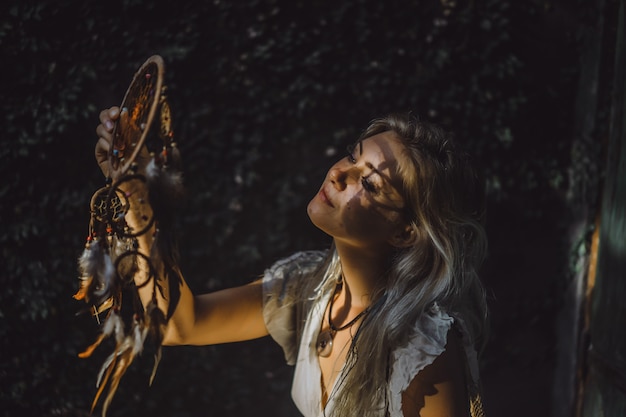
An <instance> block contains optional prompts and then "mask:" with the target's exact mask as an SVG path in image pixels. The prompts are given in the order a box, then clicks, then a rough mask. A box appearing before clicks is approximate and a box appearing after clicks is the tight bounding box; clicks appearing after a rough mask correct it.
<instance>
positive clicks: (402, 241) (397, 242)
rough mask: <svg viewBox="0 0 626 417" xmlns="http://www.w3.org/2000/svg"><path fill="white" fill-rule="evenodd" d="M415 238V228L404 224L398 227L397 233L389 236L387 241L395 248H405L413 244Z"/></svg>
mask: <svg viewBox="0 0 626 417" xmlns="http://www.w3.org/2000/svg"><path fill="white" fill-rule="evenodd" d="M416 239H417V233H416V231H415V228H414V227H413V226H412V225H410V224H405V225H402V226H401V227H400V228H399V229H398V231H397V233H395V234H394V235H393V236H391V238H390V239H389V243H390V244H391V246H395V247H396V248H407V247H409V246H413V245H414V244H415V241H416Z"/></svg>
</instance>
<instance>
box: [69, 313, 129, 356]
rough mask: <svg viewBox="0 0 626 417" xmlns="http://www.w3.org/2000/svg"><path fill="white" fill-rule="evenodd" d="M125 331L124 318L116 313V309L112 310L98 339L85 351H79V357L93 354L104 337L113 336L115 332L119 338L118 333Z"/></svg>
mask: <svg viewBox="0 0 626 417" xmlns="http://www.w3.org/2000/svg"><path fill="white" fill-rule="evenodd" d="M123 331H124V323H123V322H122V318H121V317H120V316H119V314H117V313H115V311H111V312H110V313H109V316H108V317H107V318H106V320H105V321H104V324H103V325H102V331H101V332H100V334H99V335H98V338H97V339H96V341H95V342H94V343H92V344H91V345H90V346H89V347H87V349H85V350H84V351H83V352H81V353H79V354H78V357H79V358H88V357H89V356H91V354H92V353H93V351H94V350H95V349H96V348H97V347H98V346H99V345H100V344H101V343H102V341H103V340H104V339H106V338H107V337H109V336H111V335H112V334H114V333H115V334H116V339H117V335H118V334H119V333H120V332H122V333H123Z"/></svg>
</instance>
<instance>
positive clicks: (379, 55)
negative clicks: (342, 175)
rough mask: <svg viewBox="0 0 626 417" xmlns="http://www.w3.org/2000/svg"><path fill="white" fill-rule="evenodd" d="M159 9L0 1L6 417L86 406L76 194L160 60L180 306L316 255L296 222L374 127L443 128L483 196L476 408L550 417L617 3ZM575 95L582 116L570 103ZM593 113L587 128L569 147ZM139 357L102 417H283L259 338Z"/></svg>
mask: <svg viewBox="0 0 626 417" xmlns="http://www.w3.org/2000/svg"><path fill="white" fill-rule="evenodd" d="M162 3H164V2H154V1H144V0H135V1H133V0H126V1H109V2H106V3H105V2H96V1H84V0H83V1H77V0H59V1H56V2H45V1H40V2H37V1H19V2H18V1H9V2H4V3H3V5H2V6H0V48H1V49H0V51H1V52H0V53H1V55H0V56H1V57H2V67H1V69H0V76H1V77H0V80H1V81H0V88H1V91H0V94H1V97H2V100H1V103H0V106H1V113H2V128H1V129H2V130H1V131H2V137H3V139H4V140H3V141H2V146H0V175H1V177H2V182H1V183H0V220H1V224H2V228H1V229H0V249H1V251H2V258H1V259H2V260H1V265H2V267H1V268H2V269H1V272H2V276H1V281H0V282H1V283H2V287H3V291H1V292H0V347H1V349H2V350H1V352H2V353H1V355H2V356H1V359H0V414H1V415H3V416H17V415H39V416H74V415H84V414H85V413H87V412H88V411H89V408H90V405H91V400H92V398H93V395H94V393H95V380H96V374H97V371H98V369H99V366H100V364H101V362H102V359H103V358H104V357H105V355H106V354H107V352H106V348H101V349H100V350H101V351H98V353H97V354H95V355H94V357H92V358H89V359H79V358H77V356H76V355H77V353H78V352H80V351H81V350H82V349H83V348H84V347H86V346H87V345H88V344H90V343H91V341H92V340H93V338H94V336H95V335H96V332H97V327H96V324H95V322H94V321H93V320H92V319H90V318H89V317H86V316H84V315H83V316H77V315H76V312H78V311H79V310H80V309H81V308H82V307H83V306H82V305H81V304H80V303H79V302H77V301H75V300H73V299H72V294H74V292H75V290H76V289H77V285H78V280H77V272H76V259H77V257H78V256H79V255H80V253H81V251H82V248H83V244H84V239H85V237H86V234H87V231H88V229H87V224H88V218H89V210H88V203H89V199H90V197H91V194H92V193H93V192H94V191H95V190H96V189H98V188H99V187H100V186H102V185H103V184H104V180H103V177H102V175H101V173H100V171H99V169H98V168H97V166H96V164H95V161H94V158H93V149H94V145H95V141H96V136H95V132H94V129H95V127H96V125H97V123H98V113H99V111H100V109H102V108H104V107H108V106H111V105H117V104H119V103H120V101H121V98H122V96H123V94H124V92H125V91H126V87H127V86H128V83H129V82H130V79H131V78H132V75H133V74H134V72H135V70H136V69H137V68H138V67H139V66H140V65H141V64H142V63H143V62H144V60H145V59H146V58H147V57H148V56H150V55H153V54H160V55H161V56H163V58H164V60H165V63H166V83H167V85H168V88H169V90H168V91H169V98H170V103H171V105H172V108H173V116H174V122H175V124H174V127H175V132H176V137H177V139H178V143H179V145H180V148H181V151H182V155H183V158H184V174H185V183H186V189H187V195H188V198H187V199H186V201H185V204H184V205H183V208H182V209H181V210H180V213H179V222H180V225H179V230H180V236H181V246H182V257H183V262H182V268H183V271H184V273H185V275H186V277H187V280H188V282H189V284H190V286H191V287H192V289H193V290H194V291H197V292H202V291H209V290H215V289H218V288H222V287H225V286H232V285H237V284H241V283H245V282H248V281H250V280H252V279H254V278H255V277H256V276H258V275H259V274H261V273H262V272H263V270H264V268H265V267H267V266H269V265H270V264H271V263H272V262H273V261H274V260H276V259H278V258H279V257H282V256H285V255H287V254H289V253H291V252H293V251H295V250H299V249H317V248H324V247H326V246H327V245H328V244H329V242H330V241H329V239H328V238H327V237H326V236H324V235H323V234H321V233H320V232H319V231H317V230H316V229H315V228H314V227H313V226H312V225H311V224H310V223H309V222H308V219H307V217H306V210H305V207H306V204H307V202H308V200H309V199H310V198H311V197H312V196H313V195H314V194H315V192H316V191H317V189H318V187H319V184H320V182H321V180H322V179H323V176H324V174H325V172H326V170H327V168H328V167H329V166H330V165H331V164H332V163H333V162H334V161H335V160H336V159H337V158H339V157H342V156H343V155H342V152H343V149H344V148H345V146H346V145H347V144H348V143H350V142H352V141H353V140H354V139H355V138H356V137H357V136H358V134H359V133H360V131H361V129H363V128H364V127H365V126H366V125H367V123H368V122H369V121H370V120H371V119H372V118H374V117H377V116H382V115H385V114H387V113H389V112H394V111H412V112H413V113H415V114H417V115H420V116H421V117H422V118H424V119H426V120H431V121H434V122H436V123H440V124H442V125H444V126H445V127H446V128H449V129H451V130H453V131H454V132H456V134H457V137H458V140H459V142H461V143H462V144H463V145H464V146H466V147H467V148H468V149H469V150H470V152H471V153H472V154H473V155H474V156H475V157H476V159H477V160H478V162H479V165H480V168H481V169H482V170H483V171H484V174H485V176H486V178H487V184H488V191H489V194H488V198H489V201H488V205H489V214H488V223H487V229H488V233H489V239H490V255H489V259H488V261H487V263H486V264H485V268H484V271H483V278H484V282H485V285H486V287H487V288H488V291H489V303H490V308H491V313H492V314H491V333H490V338H489V344H488V345H487V348H486V350H485V352H484V355H483V357H482V361H481V365H482V375H483V380H484V384H485V402H486V406H487V411H488V413H489V415H491V416H527V415H537V416H547V415H550V414H551V413H552V410H554V408H555V407H556V408H558V407H559V404H555V400H554V398H555V396H554V391H555V385H558V384H559V382H558V381H559V380H560V377H559V371H558V370H557V368H558V367H557V362H558V357H559V355H561V354H562V353H563V352H561V351H560V350H559V349H561V348H557V346H558V345H559V344H558V340H557V339H558V334H559V326H561V325H562V323H561V322H560V321H559V320H558V319H557V317H558V316H559V313H560V312H561V311H562V310H563V308H564V305H565V304H566V299H565V298H566V294H567V290H568V288H569V286H570V285H571V282H572V279H573V278H572V277H573V276H574V275H575V274H576V273H577V272H579V271H578V269H579V268H580V265H579V263H578V262H577V261H578V260H579V259H580V257H581V256H583V257H584V255H585V254H586V253H587V251H588V236H589V233H590V231H591V229H592V227H591V226H590V225H591V224H592V223H593V222H592V221H588V220H589V219H590V218H592V217H593V213H594V207H595V203H596V200H597V191H598V188H599V182H600V180H601V176H602V163H601V161H602V148H603V146H602V142H603V138H604V137H605V135H606V130H607V128H606V126H605V124H603V123H602V122H603V120H606V112H607V102H608V98H609V95H610V93H609V92H610V86H609V85H608V81H606V80H610V76H609V75H610V74H609V72H610V68H611V62H610V60H611V57H612V48H613V44H612V42H611V41H610V40H611V36H610V34H611V31H612V28H613V27H614V25H615V22H614V21H613V18H612V16H614V10H615V7H616V5H615V3H616V2H612V1H606V2H603V3H605V4H606V7H605V8H604V9H603V10H600V11H598V10H597V8H596V5H595V4H594V2H588V1H582V0H578V1H576V0H560V1H539V0H529V1H523V2H522V1H517V0H477V1H444V0H441V1H435V0H421V1H412V2H411V1H400V0H385V1H372V0H346V1H311V0H309V1H301V0H291V1H288V0H273V1H272V0H268V1H245V2H244V1H227V0H214V1H211V2H178V3H172V2H168V3H169V4H162ZM598 16H600V17H602V18H603V19H604V23H603V26H602V27H601V29H602V30H603V32H602V33H603V34H604V33H607V34H608V35H607V36H606V39H604V38H602V36H604V35H602V36H601V38H602V39H601V42H600V44H599V45H600V49H599V50H598V54H597V56H598V57H599V58H600V59H601V62H600V65H599V68H600V73H599V75H598V76H597V77H596V78H595V81H596V82H597V84H595V85H589V84H587V83H586V81H585V80H586V78H585V77H584V74H585V70H586V68H588V67H589V66H590V65H591V64H593V63H596V64H597V62H596V61H594V58H590V55H589V54H585V53H584V52H585V50H587V51H588V50H589V47H588V46H587V47H585V45H586V44H585V42H586V41H587V39H588V38H589V37H590V36H592V35H593V34H594V33H595V34H596V35H597V32H596V31H597V30H598V26H597V20H598ZM607 39H608V40H607ZM585 48H587V49H585ZM590 60H591V61H593V62H590ZM605 61H606V62H605ZM607 68H608V69H609V70H607ZM581 80H582V81H581ZM589 88H594V89H595V90H594V91H596V92H597V95H596V97H597V99H598V101H597V103H598V105H597V108H594V109H593V111H592V112H591V114H590V112H589V111H588V107H585V106H584V104H585V101H584V99H583V100H582V101H581V98H580V97H581V91H582V90H585V89H589ZM585 117H587V118H588V117H591V118H593V120H595V121H596V124H595V125H596V126H599V127H598V128H596V129H595V130H593V131H592V132H590V133H591V135H588V136H584V135H583V136H581V135H580V134H579V132H578V131H577V127H579V126H580V121H581V119H583V118H585ZM581 224H582V227H578V228H577V229H576V233H574V232H572V229H573V228H574V226H580V225H581ZM570 347H571V349H572V350H575V349H576V346H569V347H568V346H566V349H568V348H570ZM150 353H151V352H150V351H147V352H146V353H145V354H144V355H143V356H142V357H141V358H139V359H138V360H137V361H136V363H135V364H133V366H132V367H131V369H130V370H129V371H128V373H127V375H126V376H125V377H124V379H123V380H122V384H121V386H120V389H119V391H118V394H117V396H116V397H115V399H114V401H113V404H112V407H111V409H110V411H109V415H110V416H114V417H115V416H120V417H121V416H131V415H132V416H176V417H184V416H203V415H222V416H248V415H276V416H287V415H296V413H295V411H294V410H295V409H294V406H293V405H292V404H291V400H290V398H289V388H290V377H291V372H292V370H291V368H289V367H287V366H286V365H284V364H283V360H282V354H281V352H280V350H279V348H278V347H276V346H275V345H274V344H273V343H272V342H271V340H268V339H266V340H258V341H253V342H249V343H242V344H234V345H229V346H210V347H176V348H166V349H165V351H164V358H163V361H162V363H161V366H160V368H159V371H158V373H157V377H156V380H155V382H154V384H153V385H152V387H148V375H149V372H150V370H151V367H152V358H151V355H150ZM560 389H563V387H560ZM572 389H573V388H572Z"/></svg>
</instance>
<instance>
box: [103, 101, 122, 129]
mask: <svg viewBox="0 0 626 417" xmlns="http://www.w3.org/2000/svg"><path fill="white" fill-rule="evenodd" d="M119 114H120V110H119V107H111V108H108V109H104V110H102V111H101V112H100V123H101V124H102V125H103V126H104V127H105V128H106V129H107V130H108V131H109V132H112V131H113V127H114V126H115V120H117V118H118V117H119Z"/></svg>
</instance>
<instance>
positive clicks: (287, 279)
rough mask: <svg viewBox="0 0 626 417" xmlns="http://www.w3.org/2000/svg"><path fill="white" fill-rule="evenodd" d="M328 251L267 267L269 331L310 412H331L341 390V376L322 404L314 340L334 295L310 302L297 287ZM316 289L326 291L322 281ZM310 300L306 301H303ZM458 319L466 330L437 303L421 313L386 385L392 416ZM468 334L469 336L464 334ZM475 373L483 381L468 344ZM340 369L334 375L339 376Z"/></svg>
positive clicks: (318, 415) (300, 402)
mask: <svg viewBox="0 0 626 417" xmlns="http://www.w3.org/2000/svg"><path fill="white" fill-rule="evenodd" d="M323 257H324V253H323V252H299V253H296V254H294V255H292V256H291V257H289V258H286V259H283V260H281V261H278V262H277V263H276V264H274V266H272V267H271V268H270V269H268V270H267V271H266V272H265V275H264V278H263V284H264V285H263V287H264V318H265V323H266V326H267V329H268V330H269V333H270V335H271V336H272V337H273V338H274V340H276V342H277V343H278V344H279V345H280V346H281V347H282V348H283V351H284V352H285V358H286V360H287V363H288V364H290V365H295V367H296V368H295V373H294V378H293V384H292V388H291V396H292V398H293V401H294V403H295V404H296V406H297V407H298V410H300V412H301V413H302V415H303V416H305V417H324V416H325V415H330V414H331V413H330V411H331V410H332V407H333V404H334V398H335V396H336V394H337V391H338V390H339V389H340V388H338V387H337V386H336V385H337V382H335V386H333V387H332V389H331V390H330V395H329V398H328V402H327V404H326V409H325V410H324V409H323V408H322V405H321V404H322V402H321V401H322V387H321V369H320V365H319V360H318V356H317V349H316V346H315V341H316V340H317V334H318V332H319V329H320V328H321V324H322V320H323V318H324V311H325V307H326V305H327V304H328V301H329V300H330V297H331V295H332V290H331V291H326V292H325V294H323V295H322V296H321V297H320V298H319V302H313V300H314V298H315V295H314V294H313V295H312V297H311V298H310V300H311V302H310V303H308V305H304V306H302V305H300V304H302V303H295V302H294V296H293V294H294V292H295V291H298V290H300V289H302V286H301V285H302V283H301V282H300V280H298V278H299V277H309V276H310V273H311V272H312V271H314V270H315V269H316V268H317V267H318V265H319V264H320V262H321V261H322V260H323ZM316 290H317V291H321V290H322V289H321V286H318V287H317V289H316ZM304 304H306V303H304ZM455 321H456V323H457V327H458V328H460V329H461V332H462V333H465V326H464V325H463V323H462V322H461V321H460V320H458V319H455V318H454V317H452V316H451V315H449V314H447V313H446V312H444V311H443V310H442V309H440V308H439V307H438V306H437V305H436V304H435V305H433V306H432V307H431V308H430V310H429V311H428V312H427V313H425V314H423V315H422V316H420V318H419V319H418V321H417V323H415V325H414V327H413V332H412V336H411V338H410V339H409V342H408V343H407V345H406V346H402V347H399V348H397V349H395V350H394V351H393V352H392V358H391V359H392V361H391V363H392V365H391V367H392V369H391V373H390V378H389V382H388V385H387V398H388V405H387V412H388V415H389V416H390V417H401V416H403V414H402V393H403V392H404V391H405V390H406V388H407V387H408V386H409V383H410V382H411V381H412V380H413V379H414V377H415V376H416V375H417V374H418V372H419V371H421V370H422V369H424V368H425V367H426V366H428V365H430V364H431V363H433V361H434V360H435V359H436V358H437V357H438V356H439V355H440V354H441V353H443V351H444V350H445V346H446V339H447V335H448V330H450V327H451V326H452V324H453V323H454V322H455ZM463 340H464V341H466V340H468V337H467V334H463ZM465 351H466V354H467V363H468V364H469V371H470V376H471V379H472V380H473V382H474V383H475V384H478V362H477V357H476V351H475V350H474V348H473V347H472V346H470V345H468V344H466V345H465ZM340 380H341V375H340V376H339V377H337V378H336V380H335V381H340Z"/></svg>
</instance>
